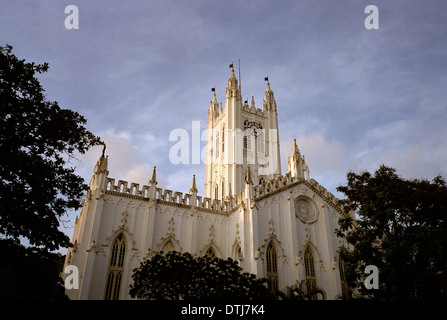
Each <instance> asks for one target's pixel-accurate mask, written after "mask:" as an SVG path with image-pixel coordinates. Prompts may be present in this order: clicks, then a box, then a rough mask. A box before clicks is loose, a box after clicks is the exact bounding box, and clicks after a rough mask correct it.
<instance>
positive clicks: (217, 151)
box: [216, 130, 220, 158]
mask: <svg viewBox="0 0 447 320" xmlns="http://www.w3.org/2000/svg"><path fill="white" fill-rule="evenodd" d="M219 140H220V139H219V130H216V158H217V157H218V156H219V146H220V141H219Z"/></svg>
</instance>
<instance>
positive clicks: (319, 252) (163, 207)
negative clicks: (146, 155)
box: [65, 70, 346, 299]
mask: <svg viewBox="0 0 447 320" xmlns="http://www.w3.org/2000/svg"><path fill="white" fill-rule="evenodd" d="M266 80H267V88H266V91H265V93H264V99H263V103H262V109H260V108H256V106H255V103H254V99H252V101H251V104H250V105H249V104H248V101H245V102H243V101H242V98H241V87H240V85H238V80H237V78H236V76H235V74H234V70H231V76H230V78H229V80H228V86H227V88H226V92H225V104H224V107H222V103H220V104H219V103H218V102H217V99H216V94H215V93H214V96H213V99H212V101H211V103H210V108H209V110H208V119H207V144H206V158H207V159H206V165H205V170H206V173H205V194H204V195H203V196H202V195H198V194H197V188H196V180H195V176H193V177H191V178H192V186H191V189H190V190H189V192H188V193H182V192H177V191H172V190H166V189H162V188H160V187H159V186H158V185H157V177H156V168H155V167H154V170H153V174H152V177H151V179H150V180H149V182H148V184H147V185H143V186H140V185H139V184H136V183H129V182H127V181H123V180H117V179H114V178H112V177H109V176H108V173H109V172H108V161H109V159H108V157H107V156H105V155H104V153H103V155H102V156H101V157H100V158H99V160H98V162H97V164H96V166H95V168H94V172H93V176H92V179H91V181H90V184H89V190H88V192H87V195H86V197H85V200H84V204H83V208H82V210H81V212H80V214H79V216H78V217H76V222H75V227H74V232H73V237H72V243H73V247H72V248H69V249H68V251H67V255H66V261H65V265H66V266H67V265H74V266H76V267H77V268H78V272H79V288H78V289H66V293H67V295H68V296H69V297H70V299H131V297H130V295H129V286H130V284H131V282H132V277H131V275H132V270H133V269H134V268H136V267H138V266H139V265H140V263H141V262H142V261H143V260H145V259H149V258H150V257H151V256H152V255H153V254H154V253H155V252H159V251H163V252H167V251H170V250H177V251H180V252H190V253H192V254H196V255H205V254H209V255H214V256H216V257H219V258H224V259H226V258H228V257H231V258H232V259H235V260H237V261H238V262H239V265H240V266H241V267H242V268H243V269H244V271H246V272H250V273H253V274H255V275H257V276H258V277H260V278H261V277H266V278H268V285H269V288H270V289H271V290H281V289H283V288H284V287H285V286H291V285H293V284H295V283H296V281H297V280H298V281H302V280H306V283H307V286H308V287H311V286H313V287H315V286H318V287H320V288H322V289H324V291H325V292H326V295H327V299H340V298H342V297H343V296H345V294H346V285H345V283H344V281H343V277H342V276H341V275H342V274H343V272H341V270H340V266H341V265H342V264H341V263H340V261H339V259H338V252H337V249H338V247H339V245H340V240H339V239H338V238H337V237H336V235H335V229H336V228H337V221H338V218H339V215H340V214H341V213H342V208H341V207H340V206H339V205H338V204H337V199H336V198H335V197H334V195H332V194H331V193H329V192H328V191H327V190H326V189H325V188H324V187H323V186H321V185H320V184H319V183H318V182H317V181H315V180H314V179H312V178H310V175H309V168H308V166H307V164H306V161H305V158H304V156H303V155H302V154H301V153H300V151H299V150H298V147H297V145H296V141H294V145H293V151H292V154H291V155H290V157H289V158H288V168H287V171H286V173H285V174H282V172H281V162H280V150H279V136H278V113H277V112H278V109H277V105H276V101H275V98H274V94H273V92H272V90H271V89H270V84H269V82H268V79H266ZM110 161H113V159H110Z"/></svg>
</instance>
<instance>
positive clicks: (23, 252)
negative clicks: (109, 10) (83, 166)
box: [0, 45, 102, 298]
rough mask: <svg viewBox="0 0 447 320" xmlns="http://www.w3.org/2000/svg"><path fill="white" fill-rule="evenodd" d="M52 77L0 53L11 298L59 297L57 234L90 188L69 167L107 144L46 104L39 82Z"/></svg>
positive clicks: (2, 233) (1, 281) (1, 198)
mask: <svg viewBox="0 0 447 320" xmlns="http://www.w3.org/2000/svg"><path fill="white" fill-rule="evenodd" d="M47 70H48V64H47V63H43V64H40V65H39V64H35V63H34V62H26V61H25V60H21V59H19V58H18V57H16V56H15V55H14V54H13V53H12V47H11V46H8V45H7V46H5V47H1V46H0V239H1V240H0V242H1V243H0V248H1V249H2V257H1V259H2V262H1V264H0V268H1V271H2V272H0V287H1V288H2V290H4V288H9V289H8V290H9V293H10V295H9V296H8V297H9V298H20V297H28V298H31V296H32V293H33V292H34V293H35V294H36V295H35V296H34V297H37V298H54V297H55V296H57V295H58V294H57V293H56V291H58V290H59V289H56V288H59V287H58V286H57V282H58V281H59V280H58V279H59V272H60V271H61V270H59V271H57V270H56V269H55V266H56V265H57V264H55V263H54V260H58V258H57V257H56V256H55V255H54V254H52V253H51V251H54V250H57V249H59V248H61V247H68V246H69V238H68V237H67V236H66V235H65V234H64V233H63V232H62V231H60V230H59V229H58V228H59V226H60V222H61V220H62V217H63V216H64V215H66V214H67V211H68V210H77V209H79V208H80V207H81V205H82V197H83V195H84V192H85V191H86V190H87V187H88V186H87V185H86V184H84V181H83V179H82V178H81V177H80V176H78V175H76V174H75V168H72V167H68V166H67V163H69V161H70V160H72V159H73V158H74V155H75V153H80V154H83V153H85V152H86V151H87V150H88V149H89V148H90V147H91V146H94V145H97V144H101V143H102V142H101V141H100V139H99V138H98V137H96V136H94V135H93V134H92V133H91V132H89V131H88V130H87V129H86V128H85V124H86V122H87V121H86V119H85V118H84V117H83V116H81V115H80V114H78V113H77V112H74V111H72V110H69V109H62V108H61V107H59V105H58V103H57V102H55V101H48V100H47V99H46V97H45V94H44V92H45V91H44V89H43V87H42V86H41V84H40V82H39V80H38V78H37V75H38V74H42V73H44V72H46V71H47ZM22 242H23V243H25V244H26V247H24V246H23V244H22ZM19 266H22V267H19ZM23 266H27V267H28V268H29V272H23V270H24V268H23ZM39 270H40V274H37V275H36V274H35V273H34V272H38V271H39ZM52 272H53V273H52ZM45 279H46V280H45ZM14 283H15V285H14ZM45 284H46V285H45ZM34 287H38V288H39V289H38V290H33V288H34ZM47 289H48V292H47V291H46V290H47ZM5 292H6V291H3V293H5ZM46 292H47V293H46ZM58 292H59V291H58ZM6 294H7V293H6Z"/></svg>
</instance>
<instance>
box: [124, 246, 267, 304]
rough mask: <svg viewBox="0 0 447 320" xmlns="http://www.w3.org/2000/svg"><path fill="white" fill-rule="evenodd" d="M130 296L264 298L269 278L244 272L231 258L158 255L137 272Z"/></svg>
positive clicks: (172, 253) (160, 297) (133, 276)
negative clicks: (261, 277) (259, 277)
mask: <svg viewBox="0 0 447 320" xmlns="http://www.w3.org/2000/svg"><path fill="white" fill-rule="evenodd" d="M132 279H133V281H134V282H133V284H132V285H131V289H130V295H131V296H132V298H135V297H136V298H139V299H157V300H161V299H169V300H178V299H182V300H196V299H210V300H214V299H245V300H249V299H264V298H268V297H269V294H268V289H267V287H266V286H265V285H264V283H265V279H257V278H256V276H255V275H253V274H249V273H246V272H242V269H241V267H239V265H238V264H237V262H236V261H234V260H232V259H231V258H228V259H226V260H225V259H220V258H214V257H210V256H208V255H205V256H203V257H198V256H193V255H192V254H190V253H187V252H185V253H180V252H177V251H171V252H168V253H167V254H166V255H163V254H162V253H161V252H160V253H156V254H155V255H154V256H152V258H150V259H148V260H146V261H144V262H142V263H141V265H140V266H139V267H138V268H136V269H135V270H134V271H133V274H132Z"/></svg>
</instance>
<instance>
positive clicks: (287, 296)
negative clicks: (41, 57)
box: [278, 280, 326, 300]
mask: <svg viewBox="0 0 447 320" xmlns="http://www.w3.org/2000/svg"><path fill="white" fill-rule="evenodd" d="M308 289H309V288H308V286H307V284H306V280H301V281H298V280H297V281H296V283H295V284H293V285H291V286H286V287H285V288H284V289H283V290H281V291H278V296H279V297H280V298H281V300H317V299H318V297H319V296H318V294H320V295H321V299H322V300H326V291H324V290H323V288H320V287H311V288H310V291H309V290H308Z"/></svg>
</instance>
